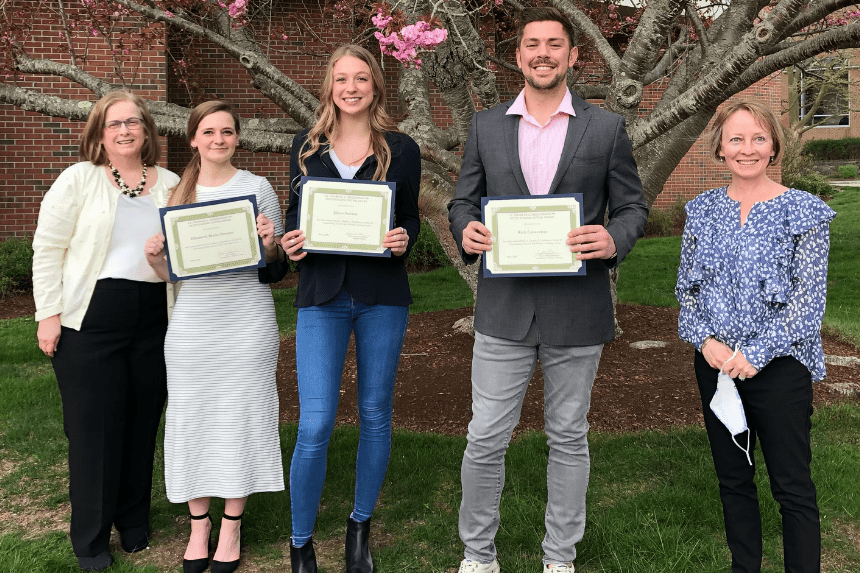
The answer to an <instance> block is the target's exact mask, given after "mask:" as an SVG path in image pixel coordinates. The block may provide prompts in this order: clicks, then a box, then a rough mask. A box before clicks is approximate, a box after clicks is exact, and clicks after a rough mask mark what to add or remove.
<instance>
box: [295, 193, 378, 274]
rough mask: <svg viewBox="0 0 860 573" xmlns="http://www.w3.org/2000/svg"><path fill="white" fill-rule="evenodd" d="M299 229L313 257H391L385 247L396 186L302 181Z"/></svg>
mask: <svg viewBox="0 0 860 573" xmlns="http://www.w3.org/2000/svg"><path fill="white" fill-rule="evenodd" d="M301 185H302V191H301V193H300V195H299V229H301V230H302V231H304V232H305V244H304V246H303V247H302V249H303V250H305V251H308V252H311V253H336V254H340V255H365V256H375V257H390V256H391V249H386V248H384V247H383V246H382V241H383V240H384V239H385V233H387V232H388V231H389V230H391V229H392V227H393V225H394V191H395V184H394V183H387V182H384V181H355V180H353V179H329V178H326V177H302V179H301Z"/></svg>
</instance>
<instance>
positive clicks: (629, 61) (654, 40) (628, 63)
mask: <svg viewBox="0 0 860 573" xmlns="http://www.w3.org/2000/svg"><path fill="white" fill-rule="evenodd" d="M684 5H685V2H684V0H657V1H656V2H649V4H648V7H647V8H646V9H645V12H643V14H642V18H641V20H640V21H639V24H638V25H637V26H636V31H635V32H634V33H633V38H631V39H630V44H629V45H628V47H627V51H626V52H624V57H623V58H622V60H621V62H622V63H621V69H622V70H623V73H625V75H626V77H627V78H628V79H632V80H636V81H639V82H642V81H643V79H644V78H645V76H646V75H647V74H648V72H649V71H651V69H652V66H653V65H654V62H655V61H657V59H658V58H657V54H658V53H659V52H660V49H661V48H662V47H663V44H664V43H665V39H666V37H667V36H668V35H669V33H670V32H671V30H672V26H673V25H674V24H675V21H676V20H677V19H678V15H679V14H680V13H681V10H683V9H684ZM613 76H614V74H613Z"/></svg>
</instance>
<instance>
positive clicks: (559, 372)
mask: <svg viewBox="0 0 860 573" xmlns="http://www.w3.org/2000/svg"><path fill="white" fill-rule="evenodd" d="M602 351H603V345H602V344H598V345H595V346H550V345H547V344H544V343H542V342H541V340H540V333H539V332H538V329H537V325H536V324H535V323H534V322H533V323H532V326H531V329H530V330H529V332H528V334H527V335H526V337H525V339H523V340H520V341H514V340H505V339H503V338H495V337H492V336H486V335H483V334H481V333H480V332H476V333H475V348H474V352H473V356H472V421H471V422H470V423H469V433H468V444H467V445H466V452H465V454H463V465H462V468H461V471H460V479H461V480H462V485H463V501H462V503H461V504H460V524H459V528H460V539H462V540H463V543H464V544H465V545H466V550H465V556H466V559H470V560H472V561H478V562H480V563H490V562H491V561H493V559H495V558H496V546H495V543H494V539H495V536H496V531H498V529H499V502H500V500H501V495H502V489H503V488H504V485H505V452H506V451H507V449H508V444H509V443H510V440H511V434H512V432H513V430H514V427H515V426H516V425H517V423H518V422H519V420H520V412H521V410H522V404H523V397H524V396H525V393H526V388H527V387H528V383H529V381H530V380H531V377H532V373H533V372H534V368H535V363H536V361H537V359H538V358H540V361H541V367H542V369H543V375H544V423H545V431H546V435H547V444H548V445H549V463H548V466H547V479H546V481H547V490H548V500H547V506H546V536H545V537H544V540H543V551H544V557H543V562H544V563H565V562H569V561H573V560H574V558H575V557H576V547H575V545H576V543H578V542H579V541H580V540H581V539H582V535H583V532H584V531H585V492H586V490H587V489H588V473H589V467H590V465H589V457H588V439H587V434H588V421H587V420H586V414H587V413H588V409H589V406H590V405H591V386H592V384H593V383H594V376H595V374H596V373H597V365H598V363H599V362H600V354H601V352H602Z"/></svg>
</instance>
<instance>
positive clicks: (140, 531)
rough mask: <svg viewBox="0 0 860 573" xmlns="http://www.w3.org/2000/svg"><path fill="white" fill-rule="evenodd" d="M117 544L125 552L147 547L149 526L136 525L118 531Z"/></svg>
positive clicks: (133, 551) (135, 551) (141, 549)
mask: <svg viewBox="0 0 860 573" xmlns="http://www.w3.org/2000/svg"><path fill="white" fill-rule="evenodd" d="M119 544H120V546H121V547H122V550H123V551H125V552H126V553H137V552H138V551H143V550H144V549H146V548H147V547H149V527H148V526H145V527H137V528H133V529H128V530H125V531H120V532H119Z"/></svg>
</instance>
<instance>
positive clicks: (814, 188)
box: [782, 173, 836, 197]
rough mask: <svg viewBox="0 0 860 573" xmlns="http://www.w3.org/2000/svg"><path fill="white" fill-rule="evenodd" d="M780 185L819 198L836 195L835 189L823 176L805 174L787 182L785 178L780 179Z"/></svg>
mask: <svg viewBox="0 0 860 573" xmlns="http://www.w3.org/2000/svg"><path fill="white" fill-rule="evenodd" d="M782 184H783V185H785V186H786V187H794V188H795V189H802V190H804V191H806V192H807V193H812V194H813V195H817V196H819V197H832V196H833V194H834V193H836V189H834V187H833V186H832V185H831V184H830V182H828V181H827V179H826V178H825V177H824V176H823V175H819V174H818V173H807V174H806V175H801V176H800V177H797V178H795V179H792V180H790V181H787V180H786V179H785V177H783V179H782Z"/></svg>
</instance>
